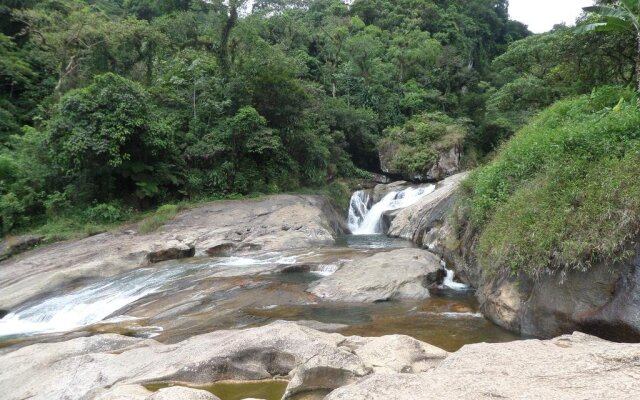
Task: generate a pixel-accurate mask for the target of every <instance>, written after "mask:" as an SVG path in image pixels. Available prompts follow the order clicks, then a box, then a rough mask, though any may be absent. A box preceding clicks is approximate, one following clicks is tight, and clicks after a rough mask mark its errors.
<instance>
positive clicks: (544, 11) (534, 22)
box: [509, 0, 594, 33]
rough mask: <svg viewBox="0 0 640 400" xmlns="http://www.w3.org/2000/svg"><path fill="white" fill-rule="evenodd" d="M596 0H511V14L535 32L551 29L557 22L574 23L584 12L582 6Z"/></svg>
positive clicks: (591, 3) (589, 4) (586, 5)
mask: <svg viewBox="0 0 640 400" xmlns="http://www.w3.org/2000/svg"><path fill="white" fill-rule="evenodd" d="M593 3H594V0H509V15H510V16H511V19H515V20H517V21H520V22H522V23H524V24H527V25H529V30H530V31H532V32H535V33H541V32H546V31H548V30H551V28H553V26H554V25H555V24H560V23H562V22H565V23H566V24H567V25H573V24H574V23H575V20H576V18H577V17H578V16H579V15H580V14H581V13H582V7H588V6H591V5H593Z"/></svg>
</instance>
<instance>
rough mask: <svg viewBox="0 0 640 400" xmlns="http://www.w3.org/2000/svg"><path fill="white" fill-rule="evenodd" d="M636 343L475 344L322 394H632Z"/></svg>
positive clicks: (639, 351)
mask: <svg viewBox="0 0 640 400" xmlns="http://www.w3.org/2000/svg"><path fill="white" fill-rule="evenodd" d="M639 360H640V344H618V343H611V342H607V341H604V340H600V339H597V338H595V337H592V336H587V335H584V334H580V333H576V334H573V335H571V336H563V337H560V338H557V339H553V340H549V341H538V340H527V341H517V342H511V343H502V344H486V343H482V344H475V345H469V346H465V347H463V348H462V349H461V350H459V351H458V352H456V353H453V354H451V355H450V356H449V357H447V359H446V360H444V361H443V362H442V363H440V364H439V365H438V366H436V367H435V369H433V370H431V371H429V372H427V373H419V374H374V375H370V376H367V377H365V378H363V379H361V380H360V381H359V382H357V383H355V384H353V385H349V386H345V387H342V388H340V389H337V390H335V391H333V392H332V393H331V394H329V395H328V396H327V397H326V400H352V399H367V400H431V399H433V400H436V399H437V400H440V399H461V400H462V399H465V400H466V399H486V400H489V399H523V400H524V399H527V400H533V399H554V400H601V399H620V400H626V399H628V400H631V399H636V398H637V396H638V393H639V391H640V361H639Z"/></svg>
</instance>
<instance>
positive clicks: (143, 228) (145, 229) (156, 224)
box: [139, 204, 180, 233]
mask: <svg viewBox="0 0 640 400" xmlns="http://www.w3.org/2000/svg"><path fill="white" fill-rule="evenodd" d="M178 211H180V209H179V207H178V206H177V205H175V204H165V205H163V206H160V207H159V208H158V209H157V210H156V212H155V213H154V214H153V215H151V216H150V217H148V218H146V219H145V220H144V221H143V222H142V223H141V224H140V228H139V231H140V233H151V232H154V231H156V230H158V229H160V228H161V227H162V226H163V225H164V224H166V223H167V222H169V221H170V220H171V219H173V217H175V216H176V214H178Z"/></svg>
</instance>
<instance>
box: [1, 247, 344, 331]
mask: <svg viewBox="0 0 640 400" xmlns="http://www.w3.org/2000/svg"><path fill="white" fill-rule="evenodd" d="M307 254H312V253H307ZM304 255H305V254H302V255H296V256H284V255H282V254H279V253H267V254H263V255H260V256H257V257H254V258H249V257H228V258H223V259H221V260H216V261H215V262H213V263H205V264H185V265H180V266H176V265H166V266H164V267H162V268H141V269H137V270H135V271H131V272H127V273H124V274H122V275H119V276H116V277H113V278H108V279H105V280H103V281H100V282H97V283H94V284H92V285H89V286H87V287H84V288H81V289H79V290H75V291H73V292H70V293H66V294H63V295H60V296H56V297H51V298H48V299H45V300H43V301H41V302H39V303H35V304H30V305H26V306H25V307H22V308H19V309H17V310H15V311H14V312H11V313H9V314H7V315H6V316H5V317H4V318H2V319H0V338H2V337H11V336H17V335H32V334H36V333H54V332H66V331H70V330H73V329H77V328H81V327H83V326H87V325H91V324H95V323H98V322H115V321H121V320H123V319H128V318H129V317H127V316H122V315H118V311H120V310H122V309H124V308H125V307H127V306H128V305H130V304H132V303H134V302H135V301H137V300H140V299H142V298H143V297H145V296H148V295H150V294H153V293H157V292H159V291H162V290H166V288H167V287H171V286H172V285H174V286H175V285H179V284H178V283H177V281H179V280H185V279H186V280H190V279H192V274H193V273H194V272H195V271H196V270H201V269H203V268H213V269H221V268H230V269H234V268H248V267H257V266H263V265H277V264H294V263H295V262H296V260H297V259H298V257H300V256H304ZM329 270H330V268H329V267H327V269H326V270H324V269H323V270H321V271H319V273H327V274H328V273H329ZM334 272H335V270H334ZM116 315H117V317H116V318H110V319H106V318H109V317H110V316H116Z"/></svg>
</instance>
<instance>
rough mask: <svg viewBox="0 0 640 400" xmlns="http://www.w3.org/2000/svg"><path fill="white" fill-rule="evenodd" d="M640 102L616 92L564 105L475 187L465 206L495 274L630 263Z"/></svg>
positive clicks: (528, 131) (639, 207)
mask: <svg viewBox="0 0 640 400" xmlns="http://www.w3.org/2000/svg"><path fill="white" fill-rule="evenodd" d="M633 97H634V96H633V93H632V92H630V91H627V90H623V89H619V88H610V87H606V88H601V89H599V90H596V91H594V92H593V93H592V95H591V96H583V97H579V98H576V99H572V100H566V101H561V102H559V103H557V104H555V105H553V106H552V107H550V108H549V109H547V110H545V111H544V112H542V113H541V115H540V116H538V117H537V118H535V119H534V120H533V121H532V122H531V123H530V124H528V125H527V126H526V127H525V128H523V129H522V130H521V131H520V132H519V133H518V134H517V135H516V136H515V137H514V138H513V139H511V140H510V141H509V142H507V143H506V144H505V145H504V146H503V147H502V148H501V149H500V151H499V152H498V155H497V156H496V158H495V160H494V161H493V162H491V163H490V164H488V165H486V166H485V167H483V168H480V169H479V170H477V171H476V172H474V173H473V174H472V175H471V176H470V177H469V178H468V179H467V180H466V182H465V183H464V185H463V193H464V194H463V199H462V203H461V205H462V207H464V211H465V215H466V218H468V219H469V220H470V223H472V224H473V226H474V227H475V228H477V229H478V232H479V245H478V259H479V262H480V264H481V266H482V267H483V268H484V269H485V270H487V271H490V272H491V271H497V270H500V269H503V268H509V269H511V270H512V271H513V272H524V273H527V274H529V275H531V276H538V275H540V274H543V273H547V272H551V271H554V270H558V269H563V268H575V269H580V270H585V269H587V268H589V267H590V266H591V265H593V264H594V263H595V262H599V261H603V260H605V261H606V260H609V261H613V260H616V259H620V258H624V257H626V256H627V255H626V254H625V252H624V250H625V248H626V246H627V245H629V244H630V243H631V242H632V241H633V240H634V239H635V238H636V237H637V234H638V229H639V228H640V111H639V110H638V107H637V105H636V100H635V99H634V98H633ZM621 99H623V100H621Z"/></svg>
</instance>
